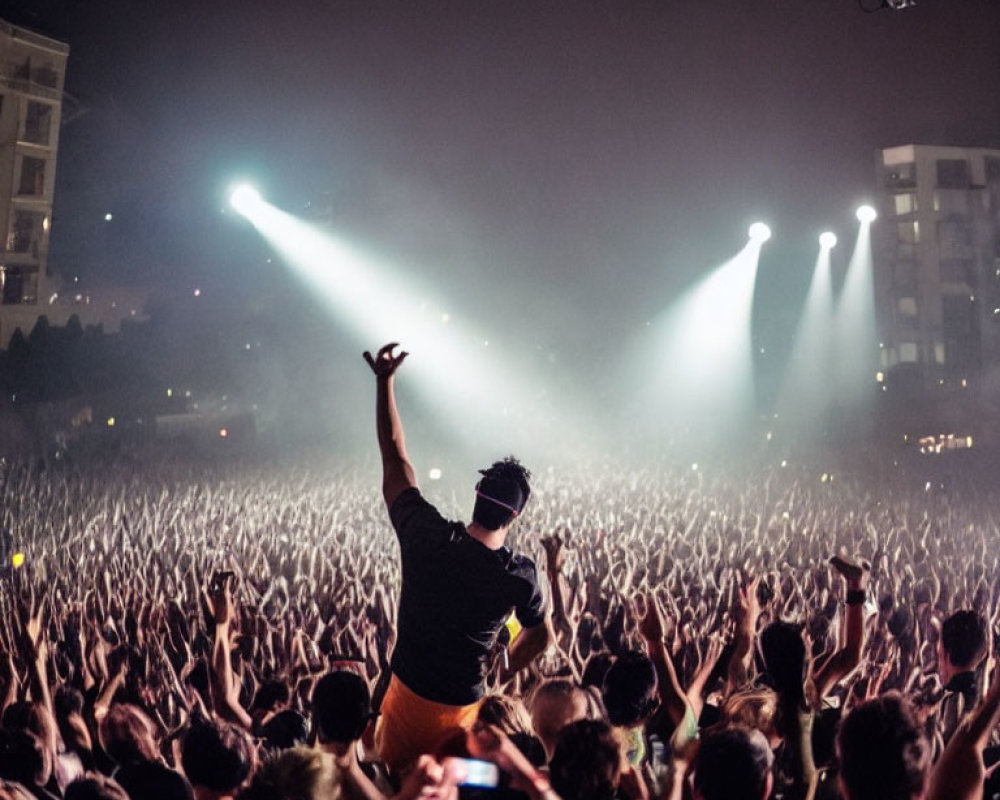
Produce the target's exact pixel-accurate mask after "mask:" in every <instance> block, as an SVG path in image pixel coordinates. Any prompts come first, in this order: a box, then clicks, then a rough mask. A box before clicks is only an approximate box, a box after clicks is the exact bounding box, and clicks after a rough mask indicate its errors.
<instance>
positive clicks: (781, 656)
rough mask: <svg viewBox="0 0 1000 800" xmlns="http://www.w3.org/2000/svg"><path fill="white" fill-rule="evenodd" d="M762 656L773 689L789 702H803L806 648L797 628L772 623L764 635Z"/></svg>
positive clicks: (764, 631) (788, 624) (762, 633)
mask: <svg viewBox="0 0 1000 800" xmlns="http://www.w3.org/2000/svg"><path fill="white" fill-rule="evenodd" d="M760 652H761V655H762V656H763V657H764V666H765V668H766V669H767V675H768V678H769V679H770V683H771V685H772V688H773V689H774V690H775V691H776V692H777V693H778V694H779V695H781V697H782V699H783V700H785V701H786V702H787V701H789V700H792V701H797V700H799V699H801V698H802V696H803V690H802V681H803V679H804V678H805V662H806V645H805V642H803V641H802V633H801V631H800V630H799V629H798V627H796V626H795V625H792V624H791V623H789V622H772V623H771V624H770V625H768V626H767V627H766V628H764V630H763V631H761V634H760Z"/></svg>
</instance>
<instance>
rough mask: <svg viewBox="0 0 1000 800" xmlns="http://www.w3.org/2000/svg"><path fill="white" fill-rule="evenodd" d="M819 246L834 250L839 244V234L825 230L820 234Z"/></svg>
mask: <svg viewBox="0 0 1000 800" xmlns="http://www.w3.org/2000/svg"><path fill="white" fill-rule="evenodd" d="M819 246H820V247H822V248H823V249H824V250H832V249H833V248H834V247H836V246H837V234H835V233H834V232H833V231H825V232H823V233H821V234H820V235H819Z"/></svg>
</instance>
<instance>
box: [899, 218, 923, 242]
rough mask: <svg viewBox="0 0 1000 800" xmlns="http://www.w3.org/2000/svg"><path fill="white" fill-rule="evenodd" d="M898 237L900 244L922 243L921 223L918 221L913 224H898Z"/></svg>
mask: <svg viewBox="0 0 1000 800" xmlns="http://www.w3.org/2000/svg"><path fill="white" fill-rule="evenodd" d="M896 236H897V238H898V239H899V241H900V242H904V243H906V244H916V243H917V242H919V241H920V223H919V222H917V221H916V220H914V221H913V222H897V223H896Z"/></svg>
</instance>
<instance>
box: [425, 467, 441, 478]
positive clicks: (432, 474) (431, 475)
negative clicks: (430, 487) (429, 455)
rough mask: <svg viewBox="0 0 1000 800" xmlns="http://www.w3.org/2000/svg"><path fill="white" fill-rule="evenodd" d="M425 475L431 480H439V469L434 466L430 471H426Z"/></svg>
mask: <svg viewBox="0 0 1000 800" xmlns="http://www.w3.org/2000/svg"><path fill="white" fill-rule="evenodd" d="M427 477H428V478H430V479H431V480H432V481H439V480H441V470H439V469H438V468H437V467H434V468H433V469H432V470H431V471H430V472H428V473H427Z"/></svg>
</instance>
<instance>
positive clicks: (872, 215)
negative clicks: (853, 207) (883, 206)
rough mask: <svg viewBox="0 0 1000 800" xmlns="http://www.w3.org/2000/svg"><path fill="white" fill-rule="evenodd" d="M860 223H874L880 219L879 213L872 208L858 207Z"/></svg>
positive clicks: (866, 206)
mask: <svg viewBox="0 0 1000 800" xmlns="http://www.w3.org/2000/svg"><path fill="white" fill-rule="evenodd" d="M857 215H858V222H874V221H875V220H876V218H877V217H878V213H877V212H876V211H875V209H874V208H872V207H871V206H868V205H865V206H859V207H858V214H857Z"/></svg>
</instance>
